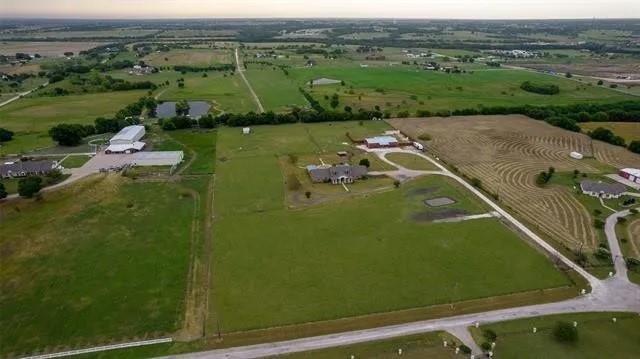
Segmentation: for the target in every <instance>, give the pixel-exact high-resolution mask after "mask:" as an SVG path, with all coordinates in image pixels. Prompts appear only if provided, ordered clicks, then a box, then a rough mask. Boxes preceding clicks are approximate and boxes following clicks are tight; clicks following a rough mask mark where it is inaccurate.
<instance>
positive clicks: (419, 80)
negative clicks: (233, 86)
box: [290, 66, 632, 115]
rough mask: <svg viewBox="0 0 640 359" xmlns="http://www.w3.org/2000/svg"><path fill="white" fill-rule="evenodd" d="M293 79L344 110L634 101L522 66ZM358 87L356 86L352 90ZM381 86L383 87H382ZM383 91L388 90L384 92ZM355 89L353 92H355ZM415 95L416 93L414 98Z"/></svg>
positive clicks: (294, 72)
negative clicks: (552, 90)
mask: <svg viewBox="0 0 640 359" xmlns="http://www.w3.org/2000/svg"><path fill="white" fill-rule="evenodd" d="M290 73H291V76H292V78H295V79H297V80H298V85H300V86H304V87H305V88H306V89H307V90H308V91H309V92H310V93H311V94H312V95H313V96H314V97H315V99H316V100H318V101H320V103H321V104H322V106H324V107H325V108H330V106H329V100H327V99H326V98H325V96H329V97H331V96H332V95H333V94H334V93H338V95H339V99H340V104H339V106H338V108H339V109H341V108H343V107H344V106H345V105H349V106H351V107H352V108H354V109H359V108H365V109H372V108H373V107H374V106H376V105H377V106H380V108H381V109H382V110H383V111H389V112H391V113H392V114H393V115H395V114H396V113H397V112H399V111H405V110H408V111H410V112H411V113H412V114H413V113H415V111H416V110H419V109H427V110H430V111H438V110H452V109H458V108H478V107H479V106H481V105H482V106H512V105H523V104H531V105H563V104H571V103H587V102H593V101H597V102H607V101H610V102H611V101H621V100H629V99H632V97H631V96H628V95H624V94H620V93H617V92H614V91H611V90H608V89H604V88H598V87H591V86H586V85H581V84H577V83H575V82H574V81H571V80H568V79H563V78H557V77H551V76H546V75H543V74H538V73H533V72H529V71H519V70H502V69H500V70H487V71H475V72H474V73H467V74H446V73H443V72H434V71H422V70H416V69H415V68H413V67H405V66H396V67H370V68H359V67H357V68H356V67H346V66H345V67H326V66H325V67H321V66H319V67H313V68H305V69H291V71H290ZM322 77H326V78H331V79H336V80H343V81H345V82H346V86H340V85H327V86H314V88H313V89H309V87H308V85H305V84H306V83H307V82H309V81H310V80H312V79H318V78H322ZM524 81H532V82H536V83H548V84H556V85H558V86H559V87H560V94H559V95H554V96H547V95H539V94H533V93H530V92H526V91H523V90H521V89H520V85H521V84H522V82H524ZM351 87H353V89H352V88H351ZM376 89H378V90H379V91H376ZM381 91H383V92H381ZM351 92H352V93H351ZM412 96H415V97H414V98H412Z"/></svg>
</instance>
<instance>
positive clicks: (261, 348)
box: [171, 149, 640, 359]
mask: <svg viewBox="0 0 640 359" xmlns="http://www.w3.org/2000/svg"><path fill="white" fill-rule="evenodd" d="M365 150H367V151H369V152H374V153H375V154H376V155H377V156H378V157H380V158H381V159H382V160H383V161H385V162H388V163H391V164H393V165H394V166H395V167H397V168H398V170H397V171H391V172H392V173H394V174H395V175H400V176H405V177H406V178H410V177H415V176H416V175H417V173H418V172H421V173H422V174H439V175H445V176H448V177H451V178H453V179H455V180H457V181H458V182H460V183H461V184H462V185H464V186H465V187H466V188H467V189H469V190H470V191H472V192H473V193H474V194H476V195H477V196H478V197H480V198H481V199H482V200H483V201H485V202H486V203H487V204H489V205H490V206H491V207H493V208H494V210H495V212H497V213H498V214H500V215H501V216H502V217H503V218H505V219H507V220H508V221H510V222H511V223H512V224H513V225H515V226H516V227H517V228H518V229H520V230H521V231H522V232H523V233H525V234H526V235H527V236H529V237H530V238H531V239H532V240H533V241H535V242H536V243H538V244H539V245H540V246H541V247H542V248H544V249H545V250H546V251H547V252H548V253H549V254H550V255H551V256H553V257H556V258H558V259H559V260H561V261H562V262H564V263H565V264H566V265H568V266H569V267H571V268H573V269H574V270H576V271H577V272H578V273H580V274H581V275H582V276H584V277H585V278H586V279H587V280H588V281H589V284H590V285H591V289H592V291H591V292H590V293H588V294H585V295H581V296H579V297H577V298H573V299H568V300H564V301H561V302H556V303H547V304H538V305H531V306H523V307H516V308H507V309H500V310H494V311H488V312H482V313H474V314H466V315H460V316H454V317H450V318H442V319H433V320H425V321H419V322H414V323H407V324H399V325H392V326H385V327H379V328H372V329H366V330H356V331H351V332H344V333H336V334H329V335H322V336H316V337H309V338H303V339H295V340H288V341H281V342H274V343H265V344H257V345H249V346H244V347H236V348H228V349H218V350H211V351H206V352H200V353H190V354H184V355H177V356H172V357H171V358H196V359H201V358H203V359H204V358H206V359H250V358H262V357H268V356H276V355H282V354H288V353H296V352H303V351H309V350H318V349H324V348H331V347H337V346H344V345H351V344H357V343H363V342H370V341H376V340H384V339H389V338H394V337H400V336H406V335H412V334H420V333H426V332H432V331H450V332H452V333H454V335H455V334H456V333H457V334H458V338H459V339H460V340H462V341H463V342H465V343H466V344H467V345H469V344H474V343H469V337H468V335H467V332H468V331H465V329H464V328H468V327H470V326H473V325H475V324H476V323H480V324H487V323H494V322H502V321H507V320H513V319H522V318H531V317H538V316H544V315H552V314H561V313H580V312H605V311H611V312H636V313H640V286H638V285H636V284H633V283H631V282H629V280H628V278H627V275H626V273H627V268H626V266H625V263H624V260H623V258H622V252H621V251H620V246H619V244H618V239H617V238H616V233H615V228H614V227H615V223H616V222H617V219H618V218H619V217H624V216H626V215H628V214H629V213H630V212H629V211H622V212H617V213H614V214H612V215H611V216H610V217H609V218H608V219H607V223H606V227H605V233H606V235H607V240H608V242H609V246H610V248H611V253H612V256H613V258H614V262H615V267H616V275H615V276H613V277H610V278H607V279H604V280H600V279H598V278H596V277H594V276H592V275H591V274H589V273H588V272H586V271H585V270H584V269H582V267H580V266H578V265H577V264H575V263H573V262H572V261H571V260H569V259H568V258H566V257H565V256H563V255H562V254H561V253H559V252H558V251H556V250H555V249H554V248H553V247H551V246H550V245H549V244H547V243H546V242H544V240H542V238H540V237H539V236H537V235H536V234H535V233H533V232H532V231H531V230H529V229H528V228H527V227H526V226H524V225H523V224H522V223H520V222H519V221H518V220H517V219H515V218H513V217H512V216H511V215H510V214H508V213H507V212H506V211H504V210H503V209H502V208H500V207H499V206H498V205H497V204H495V203H493V202H492V201H491V200H489V199H488V198H487V197H486V196H484V194H482V193H481V192H479V191H478V190H477V189H476V188H475V187H473V186H471V185H470V184H468V183H467V182H466V181H464V180H463V179H462V178H460V177H458V176H457V175H455V174H454V173H452V172H450V171H449V170H447V169H446V168H445V167H444V166H442V165H441V164H439V163H438V162H437V161H435V160H433V159H431V158H430V157H428V156H426V155H424V154H422V153H418V152H415V151H408V150H402V149H382V150H381V149H377V150H369V149H365ZM391 152H405V153H412V154H415V155H418V156H420V157H423V158H425V159H426V160H428V161H429V162H431V163H432V164H433V165H435V166H436V167H437V168H439V169H440V171H414V170H409V169H406V168H404V167H402V166H399V165H397V164H394V163H393V162H391V161H389V160H387V159H386V158H385V154H387V153H391ZM469 346H470V345H469ZM470 347H472V348H473V350H474V353H477V350H478V348H477V345H474V346H470Z"/></svg>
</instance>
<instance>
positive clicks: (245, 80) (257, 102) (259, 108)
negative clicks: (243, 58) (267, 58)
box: [236, 48, 264, 113]
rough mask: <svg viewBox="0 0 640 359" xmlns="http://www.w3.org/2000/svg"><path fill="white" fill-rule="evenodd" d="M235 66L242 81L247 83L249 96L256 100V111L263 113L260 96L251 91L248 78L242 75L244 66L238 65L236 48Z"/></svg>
mask: <svg viewBox="0 0 640 359" xmlns="http://www.w3.org/2000/svg"><path fill="white" fill-rule="evenodd" d="M236 67H237V69H238V73H239V74H240V77H242V81H244V83H245V84H246V85H247V88H248V89H249V92H251V97H253V100H254V101H255V102H256V105H257V106H258V112H259V113H263V112H264V107H262V103H260V98H258V95H256V93H255V91H253V87H251V84H250V83H249V80H247V78H246V77H245V76H244V68H242V66H241V65H240V55H238V49H237V48H236Z"/></svg>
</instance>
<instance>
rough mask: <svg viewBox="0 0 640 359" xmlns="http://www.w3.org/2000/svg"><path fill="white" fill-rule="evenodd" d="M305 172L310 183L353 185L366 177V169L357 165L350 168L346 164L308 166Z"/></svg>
mask: <svg viewBox="0 0 640 359" xmlns="http://www.w3.org/2000/svg"><path fill="white" fill-rule="evenodd" d="M307 172H309V177H311V181H313V182H316V183H324V182H331V183H333V184H342V183H353V182H354V181H355V180H357V179H360V178H362V177H364V176H366V175H367V167H365V166H361V165H357V166H352V165H350V164H347V163H343V164H338V165H333V166H330V165H321V166H316V165H309V166H307Z"/></svg>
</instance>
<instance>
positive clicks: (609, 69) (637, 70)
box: [519, 62, 640, 81]
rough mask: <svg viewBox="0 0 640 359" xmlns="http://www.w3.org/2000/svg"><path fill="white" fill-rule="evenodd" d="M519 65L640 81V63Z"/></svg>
mask: <svg viewBox="0 0 640 359" xmlns="http://www.w3.org/2000/svg"><path fill="white" fill-rule="evenodd" d="M519 66H522V67H527V68H530V69H536V70H553V71H555V72H559V73H566V72H571V73H573V74H576V75H583V76H595V77H604V78H611V79H615V78H616V77H617V76H623V77H630V79H631V80H638V81H640V64H638V63H617V64H616V63H607V62H586V63H575V64H519Z"/></svg>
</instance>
